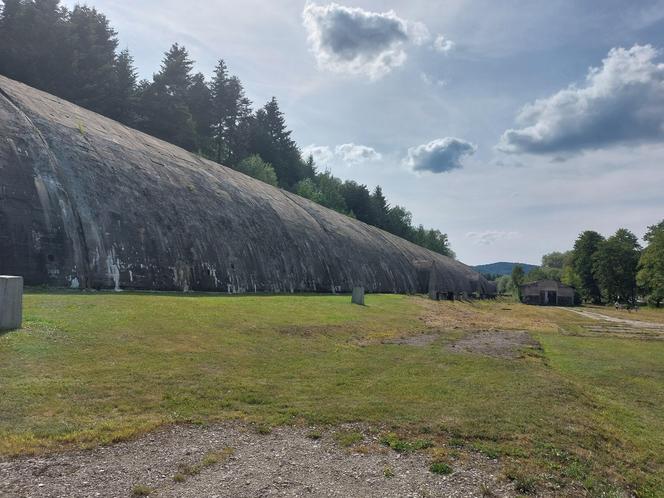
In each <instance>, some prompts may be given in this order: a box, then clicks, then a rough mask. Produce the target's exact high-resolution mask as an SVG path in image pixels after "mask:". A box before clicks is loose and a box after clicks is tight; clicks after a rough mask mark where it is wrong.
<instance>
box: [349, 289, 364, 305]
mask: <svg viewBox="0 0 664 498" xmlns="http://www.w3.org/2000/svg"><path fill="white" fill-rule="evenodd" d="M351 303H353V304H359V305H360V306H364V287H353V295H352V297H351Z"/></svg>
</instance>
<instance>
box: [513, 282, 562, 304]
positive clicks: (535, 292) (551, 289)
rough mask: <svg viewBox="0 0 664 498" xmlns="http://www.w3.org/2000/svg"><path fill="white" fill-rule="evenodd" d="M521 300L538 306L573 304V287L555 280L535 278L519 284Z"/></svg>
mask: <svg viewBox="0 0 664 498" xmlns="http://www.w3.org/2000/svg"><path fill="white" fill-rule="evenodd" d="M521 301H522V302H523V303H524V304H536V305H539V306H574V287H570V286H569V285H565V284H562V283H560V282H558V281H556V280H537V281H536V282H530V283H528V284H524V285H522V286H521Z"/></svg>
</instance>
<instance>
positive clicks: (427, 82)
mask: <svg viewBox="0 0 664 498" xmlns="http://www.w3.org/2000/svg"><path fill="white" fill-rule="evenodd" d="M420 79H421V80H422V81H423V82H424V84H425V85H429V86H439V87H441V88H442V87H444V86H446V85H447V81H446V80H439V79H436V78H434V77H432V76H429V75H428V74H427V73H425V72H424V71H422V72H421V73H420Z"/></svg>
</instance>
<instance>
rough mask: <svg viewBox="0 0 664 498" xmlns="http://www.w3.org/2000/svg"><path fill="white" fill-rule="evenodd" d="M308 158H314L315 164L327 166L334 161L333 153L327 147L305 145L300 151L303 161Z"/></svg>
mask: <svg viewBox="0 0 664 498" xmlns="http://www.w3.org/2000/svg"><path fill="white" fill-rule="evenodd" d="M309 156H312V157H313V158H314V161H315V162H316V164H328V163H329V162H330V161H332V159H334V151H333V150H332V149H330V148H329V147H328V146H327V145H314V144H311V145H307V146H306V147H304V148H303V149H302V157H304V158H305V159H306V158H308V157H309Z"/></svg>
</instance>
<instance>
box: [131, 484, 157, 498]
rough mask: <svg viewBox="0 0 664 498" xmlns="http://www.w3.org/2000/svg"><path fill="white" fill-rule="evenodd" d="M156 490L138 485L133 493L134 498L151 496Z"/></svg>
mask: <svg viewBox="0 0 664 498" xmlns="http://www.w3.org/2000/svg"><path fill="white" fill-rule="evenodd" d="M153 491H154V489H152V488H151V487H149V486H145V485H143V484H137V485H136V486H134V488H133V489H132V491H131V494H132V496H150V495H151V494H152V492H153Z"/></svg>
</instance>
